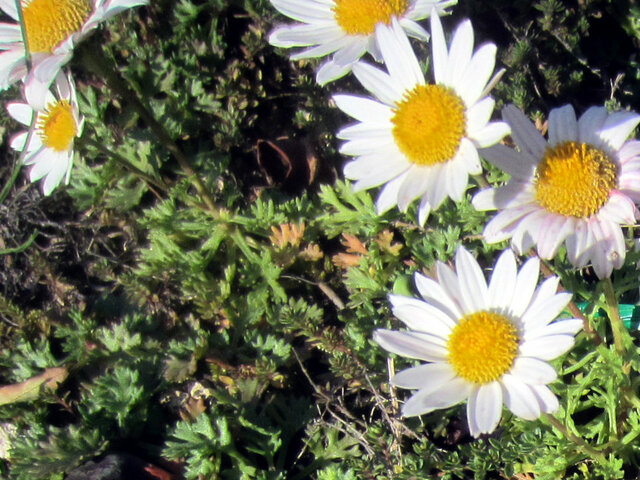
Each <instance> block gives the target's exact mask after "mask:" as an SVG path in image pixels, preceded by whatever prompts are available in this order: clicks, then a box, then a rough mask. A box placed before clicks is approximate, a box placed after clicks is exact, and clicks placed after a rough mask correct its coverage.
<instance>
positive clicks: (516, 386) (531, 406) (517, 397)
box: [502, 374, 540, 420]
mask: <svg viewBox="0 0 640 480" xmlns="http://www.w3.org/2000/svg"><path fill="white" fill-rule="evenodd" d="M502 386H503V392H504V403H505V405H506V406H507V408H508V409H509V410H511V411H512V412H513V414H514V415H516V416H518V417H520V418H524V419H525V420H535V419H536V418H538V417H539V416H540V404H539V403H538V399H537V398H536V395H535V394H534V393H533V391H532V390H531V388H530V387H529V385H527V384H526V383H525V382H522V381H521V380H519V379H517V378H515V377H513V376H512V375H509V374H506V375H504V376H503V377H502Z"/></svg>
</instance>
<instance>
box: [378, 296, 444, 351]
mask: <svg viewBox="0 0 640 480" xmlns="http://www.w3.org/2000/svg"><path fill="white" fill-rule="evenodd" d="M389 300H390V301H391V303H392V304H393V315H394V316H395V317H396V318H398V319H399V320H401V321H402V322H403V323H404V324H405V325H406V326H407V327H409V328H410V329H411V330H415V331H418V332H423V333H428V334H430V335H434V336H436V337H439V338H441V339H442V340H443V341H444V342H446V341H447V339H448V338H449V334H450V333H451V329H452V328H453V327H455V325H456V323H455V321H454V319H452V318H451V317H449V316H447V315H446V314H445V313H444V312H441V311H440V310H438V309H437V308H435V307H433V306H431V305H429V304H427V303H425V302H423V301H421V300H418V299H415V298H411V297H400V296H398V295H389Z"/></svg>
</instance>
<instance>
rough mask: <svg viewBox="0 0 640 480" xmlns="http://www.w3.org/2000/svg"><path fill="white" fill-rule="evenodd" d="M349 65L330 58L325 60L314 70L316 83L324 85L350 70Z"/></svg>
mask: <svg viewBox="0 0 640 480" xmlns="http://www.w3.org/2000/svg"><path fill="white" fill-rule="evenodd" d="M351 67H352V65H339V64H337V63H336V62H334V61H332V60H330V61H328V62H325V63H323V64H322V66H321V67H320V68H319V69H318V71H317V72H316V83H317V84H318V85H326V84H327V83H329V82H333V81H334V80H337V79H339V78H342V77H344V76H345V75H346V74H347V73H349V72H350V71H351Z"/></svg>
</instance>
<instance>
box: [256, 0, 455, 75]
mask: <svg viewBox="0 0 640 480" xmlns="http://www.w3.org/2000/svg"><path fill="white" fill-rule="evenodd" d="M271 3H272V4H273V6H274V7H275V8H276V9H277V10H278V11H279V12H280V13H282V14H283V15H286V16H287V17H290V18H293V19H294V20H297V21H299V22H303V24H302V25H287V26H282V27H279V28H276V29H275V30H274V31H273V32H272V33H271V35H270V36H269V43H271V45H273V46H275V47H283V48H290V47H311V48H308V49H306V50H303V51H301V52H299V53H297V54H295V55H292V56H291V58H292V59H293V60H300V59H302V58H316V57H324V56H326V55H329V54H333V56H332V58H331V60H329V61H327V62H325V63H324V64H323V65H322V66H321V67H320V69H319V70H318V72H317V75H316V81H317V82H318V83H319V84H321V85H324V84H326V83H328V82H331V81H333V80H336V79H338V78H340V77H342V76H344V75H346V74H347V73H349V72H350V71H351V67H352V66H353V65H354V64H355V63H356V62H357V61H358V60H359V59H360V57H362V55H364V54H365V53H366V52H369V53H371V54H372V55H373V56H374V57H375V58H376V59H379V58H380V53H379V50H378V48H377V46H376V41H375V35H374V33H375V28H376V25H378V24H381V23H382V24H386V25H389V24H390V23H391V18H393V17H397V18H398V19H399V23H400V25H401V26H402V28H403V29H404V30H405V31H406V32H407V34H409V35H411V36H412V37H416V38H419V39H422V40H425V41H426V40H428V39H429V34H428V33H427V32H426V31H425V30H424V29H423V28H422V27H421V26H420V25H418V24H417V23H416V21H417V20H422V19H424V18H427V17H428V16H429V15H430V14H431V13H432V10H434V11H436V12H437V14H438V15H442V14H444V13H446V12H445V9H446V8H447V7H449V6H451V5H455V4H456V3H458V2H457V0H445V1H438V0H271Z"/></svg>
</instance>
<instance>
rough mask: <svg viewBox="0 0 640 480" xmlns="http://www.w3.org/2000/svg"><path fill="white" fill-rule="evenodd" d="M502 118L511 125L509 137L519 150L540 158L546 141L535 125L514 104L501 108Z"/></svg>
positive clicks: (545, 146)
mask: <svg viewBox="0 0 640 480" xmlns="http://www.w3.org/2000/svg"><path fill="white" fill-rule="evenodd" d="M502 119H503V120H504V121H505V122H507V123H508V124H509V125H510V126H511V137H512V138H513V140H514V141H515V142H516V144H517V145H518V147H519V148H520V150H521V151H523V152H527V153H528V154H530V155H531V156H532V157H534V158H542V156H543V155H544V151H545V149H546V148H547V142H546V141H545V139H544V138H543V137H542V135H541V134H540V132H539V131H538V130H537V129H536V127H535V125H534V124H533V123H531V121H530V120H529V119H528V118H527V117H526V116H525V114H524V113H522V111H520V110H519V109H518V108H517V107H515V106H514V105H507V106H505V107H504V108H503V109H502Z"/></svg>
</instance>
